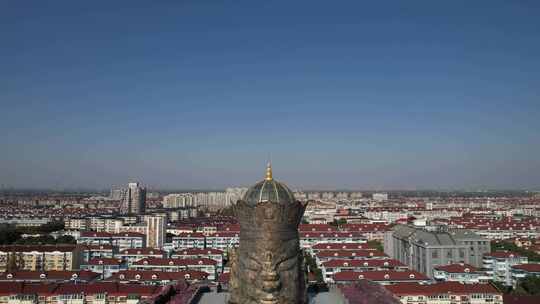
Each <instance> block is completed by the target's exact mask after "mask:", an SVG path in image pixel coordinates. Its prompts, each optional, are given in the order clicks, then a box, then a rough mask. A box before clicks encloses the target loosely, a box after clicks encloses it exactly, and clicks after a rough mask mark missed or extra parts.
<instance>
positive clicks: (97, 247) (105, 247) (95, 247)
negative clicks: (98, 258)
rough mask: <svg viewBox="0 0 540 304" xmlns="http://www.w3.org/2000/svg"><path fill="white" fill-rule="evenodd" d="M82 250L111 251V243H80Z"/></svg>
mask: <svg viewBox="0 0 540 304" xmlns="http://www.w3.org/2000/svg"><path fill="white" fill-rule="evenodd" d="M81 248H82V249H83V250H107V251H112V250H113V245H82V246H81Z"/></svg>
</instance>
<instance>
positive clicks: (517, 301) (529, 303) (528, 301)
mask: <svg viewBox="0 0 540 304" xmlns="http://www.w3.org/2000/svg"><path fill="white" fill-rule="evenodd" d="M503 303H504V304H538V303H540V295H538V296H517V295H509V294H505V295H503Z"/></svg>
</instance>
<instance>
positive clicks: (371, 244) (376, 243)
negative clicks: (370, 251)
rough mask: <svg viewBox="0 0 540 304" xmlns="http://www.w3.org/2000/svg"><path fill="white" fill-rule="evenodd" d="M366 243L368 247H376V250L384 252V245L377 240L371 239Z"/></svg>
mask: <svg viewBox="0 0 540 304" xmlns="http://www.w3.org/2000/svg"><path fill="white" fill-rule="evenodd" d="M367 244H368V246H369V247H370V248H374V249H377V250H379V251H381V252H384V247H383V245H382V243H381V242H379V241H375V240H371V241H368V242H367Z"/></svg>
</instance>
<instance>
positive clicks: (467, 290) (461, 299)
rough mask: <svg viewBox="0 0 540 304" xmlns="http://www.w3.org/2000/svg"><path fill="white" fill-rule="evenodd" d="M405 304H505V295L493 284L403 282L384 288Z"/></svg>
mask: <svg viewBox="0 0 540 304" xmlns="http://www.w3.org/2000/svg"><path fill="white" fill-rule="evenodd" d="M384 287H385V288H386V289H387V290H388V291H390V293H392V294H394V295H395V296H396V297H398V299H399V300H400V301H401V303H403V304H420V303H422V304H447V303H453V304H503V294H502V292H500V291H499V290H497V289H496V288H495V287H494V286H492V285H491V284H463V283H459V282H439V283H435V284H418V283H416V282H403V283H396V284H393V285H385V286H384Z"/></svg>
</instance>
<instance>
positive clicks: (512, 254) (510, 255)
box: [484, 251, 521, 259]
mask: <svg viewBox="0 0 540 304" xmlns="http://www.w3.org/2000/svg"><path fill="white" fill-rule="evenodd" d="M484 256H485V257H493V258H500V259H502V258H519V257H521V256H520V255H519V254H518V253H515V252H512V251H494V252H491V253H486V254H484Z"/></svg>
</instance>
